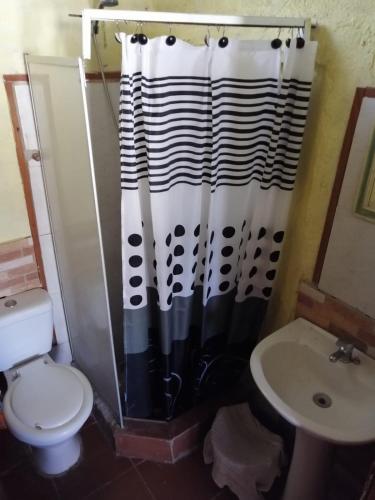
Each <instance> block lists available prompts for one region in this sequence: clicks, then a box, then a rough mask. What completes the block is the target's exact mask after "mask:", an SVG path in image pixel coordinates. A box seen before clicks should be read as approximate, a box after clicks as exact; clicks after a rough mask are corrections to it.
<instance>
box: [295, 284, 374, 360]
mask: <svg viewBox="0 0 375 500" xmlns="http://www.w3.org/2000/svg"><path fill="white" fill-rule="evenodd" d="M322 297H323V299H322ZM295 315H296V317H302V318H305V319H307V320H309V321H311V322H312V323H314V324H316V325H318V326H320V327H321V328H324V329H326V330H327V331H329V332H331V333H333V334H334V335H336V336H341V337H347V338H351V339H353V340H354V342H355V341H356V342H355V344H356V345H358V346H359V347H360V348H361V349H362V350H364V351H366V352H367V354H368V355H369V356H371V357H374V354H375V319H373V318H370V317H369V316H367V315H366V314H364V313H362V312H361V311H359V310H358V309H355V308H353V307H352V306H350V305H348V304H345V302H342V301H341V300H339V299H337V298H335V297H332V296H331V295H328V294H326V293H324V292H322V291H321V290H317V289H316V288H315V287H314V286H313V285H311V284H309V283H302V284H301V286H300V288H299V293H298V299H297V306H296V314H295Z"/></svg>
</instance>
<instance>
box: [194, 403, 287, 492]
mask: <svg viewBox="0 0 375 500" xmlns="http://www.w3.org/2000/svg"><path fill="white" fill-rule="evenodd" d="M203 455H204V461H205V463H213V467H212V478H213V480H214V481H215V483H216V484H217V485H218V486H219V487H221V488H223V487H224V486H228V487H229V488H230V489H231V490H232V491H233V493H235V494H236V495H237V496H238V498H239V499H240V500H261V499H263V495H262V494H261V492H262V491H268V490H269V489H270V488H271V486H272V483H273V481H274V480H275V478H276V477H277V476H278V475H280V467H281V465H282V464H283V461H284V455H283V442H282V439H281V437H280V436H278V435H276V434H273V433H272V432H270V431H269V430H268V429H266V428H265V427H263V425H261V424H260V423H259V422H258V420H257V419H256V418H255V417H254V416H253V414H252V413H251V411H250V409H249V406H248V404H247V403H242V404H239V405H234V406H225V407H223V408H220V410H219V411H218V413H217V415H216V418H215V420H214V423H213V425H212V428H211V430H210V431H209V433H208V434H207V436H206V438H205V442H204V449H203Z"/></svg>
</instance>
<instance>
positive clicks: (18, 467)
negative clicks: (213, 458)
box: [0, 419, 236, 500]
mask: <svg viewBox="0 0 375 500" xmlns="http://www.w3.org/2000/svg"><path fill="white" fill-rule="evenodd" d="M82 438H83V445H84V454H83V457H82V460H81V462H80V464H79V465H78V466H76V467H75V468H73V469H72V470H71V471H70V472H68V473H67V474H65V475H63V476H61V477H57V478H54V479H47V478H43V477H41V476H39V475H38V474H36V472H35V471H34V470H33V468H32V465H31V464H30V461H29V458H30V457H29V452H28V449H27V448H26V447H24V446H23V445H22V444H21V443H19V442H18V441H16V440H15V439H14V438H13V437H12V436H11V435H10V434H9V433H8V432H7V431H0V500H34V499H35V500H57V499H60V500H62V499H63V500H65V499H66V500H68V499H69V500H76V499H77V500H78V499H79V500H82V499H87V500H99V499H103V500H104V499H105V500H213V499H215V500H235V498H236V497H235V496H234V495H232V494H231V492H230V491H229V490H227V489H224V490H221V489H219V488H218V487H217V486H216V485H215V484H214V482H213V481H212V479H211V473H210V467H209V466H207V465H204V463H203V460H202V453H201V451H200V450H199V451H197V452H195V453H194V454H192V455H191V456H189V457H187V458H185V459H182V460H181V461H179V462H178V463H177V464H175V465H164V464H156V463H151V462H145V461H141V460H128V459H126V458H119V457H116V456H115V454H114V452H113V450H112V448H111V446H110V444H109V442H107V439H106V437H105V436H104V435H103V434H102V432H101V430H100V429H99V427H98V425H97V424H96V423H95V421H94V420H93V419H90V421H89V422H88V423H87V424H86V425H85V426H84V428H83V430H82Z"/></svg>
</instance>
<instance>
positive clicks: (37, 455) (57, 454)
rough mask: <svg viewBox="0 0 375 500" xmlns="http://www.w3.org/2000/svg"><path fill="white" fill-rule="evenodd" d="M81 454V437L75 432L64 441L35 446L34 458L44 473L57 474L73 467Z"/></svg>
mask: <svg viewBox="0 0 375 500" xmlns="http://www.w3.org/2000/svg"><path fill="white" fill-rule="evenodd" d="M80 455H81V438H80V436H79V434H75V435H74V436H73V437H71V438H70V439H67V440H66V441H63V442H62V443H59V444H55V445H52V446H46V447H44V448H35V447H33V459H34V463H35V465H36V467H37V469H38V470H39V471H40V473H41V474H43V475H48V476H56V475H59V474H62V473H63V472H66V471H67V470H68V469H70V468H71V467H73V465H75V464H76V463H77V462H78V460H79V457H80Z"/></svg>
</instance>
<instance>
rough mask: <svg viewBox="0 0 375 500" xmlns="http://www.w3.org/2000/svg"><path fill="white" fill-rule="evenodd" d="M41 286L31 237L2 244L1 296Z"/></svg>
mask: <svg viewBox="0 0 375 500" xmlns="http://www.w3.org/2000/svg"><path fill="white" fill-rule="evenodd" d="M37 287H40V280H39V275H38V268H37V265H36V261H35V255H34V248H33V242H32V239H31V238H22V239H19V240H15V241H10V242H7V243H3V244H0V297H7V296H9V295H14V294H15V293H20V292H24V291H25V290H29V289H31V288H37Z"/></svg>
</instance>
